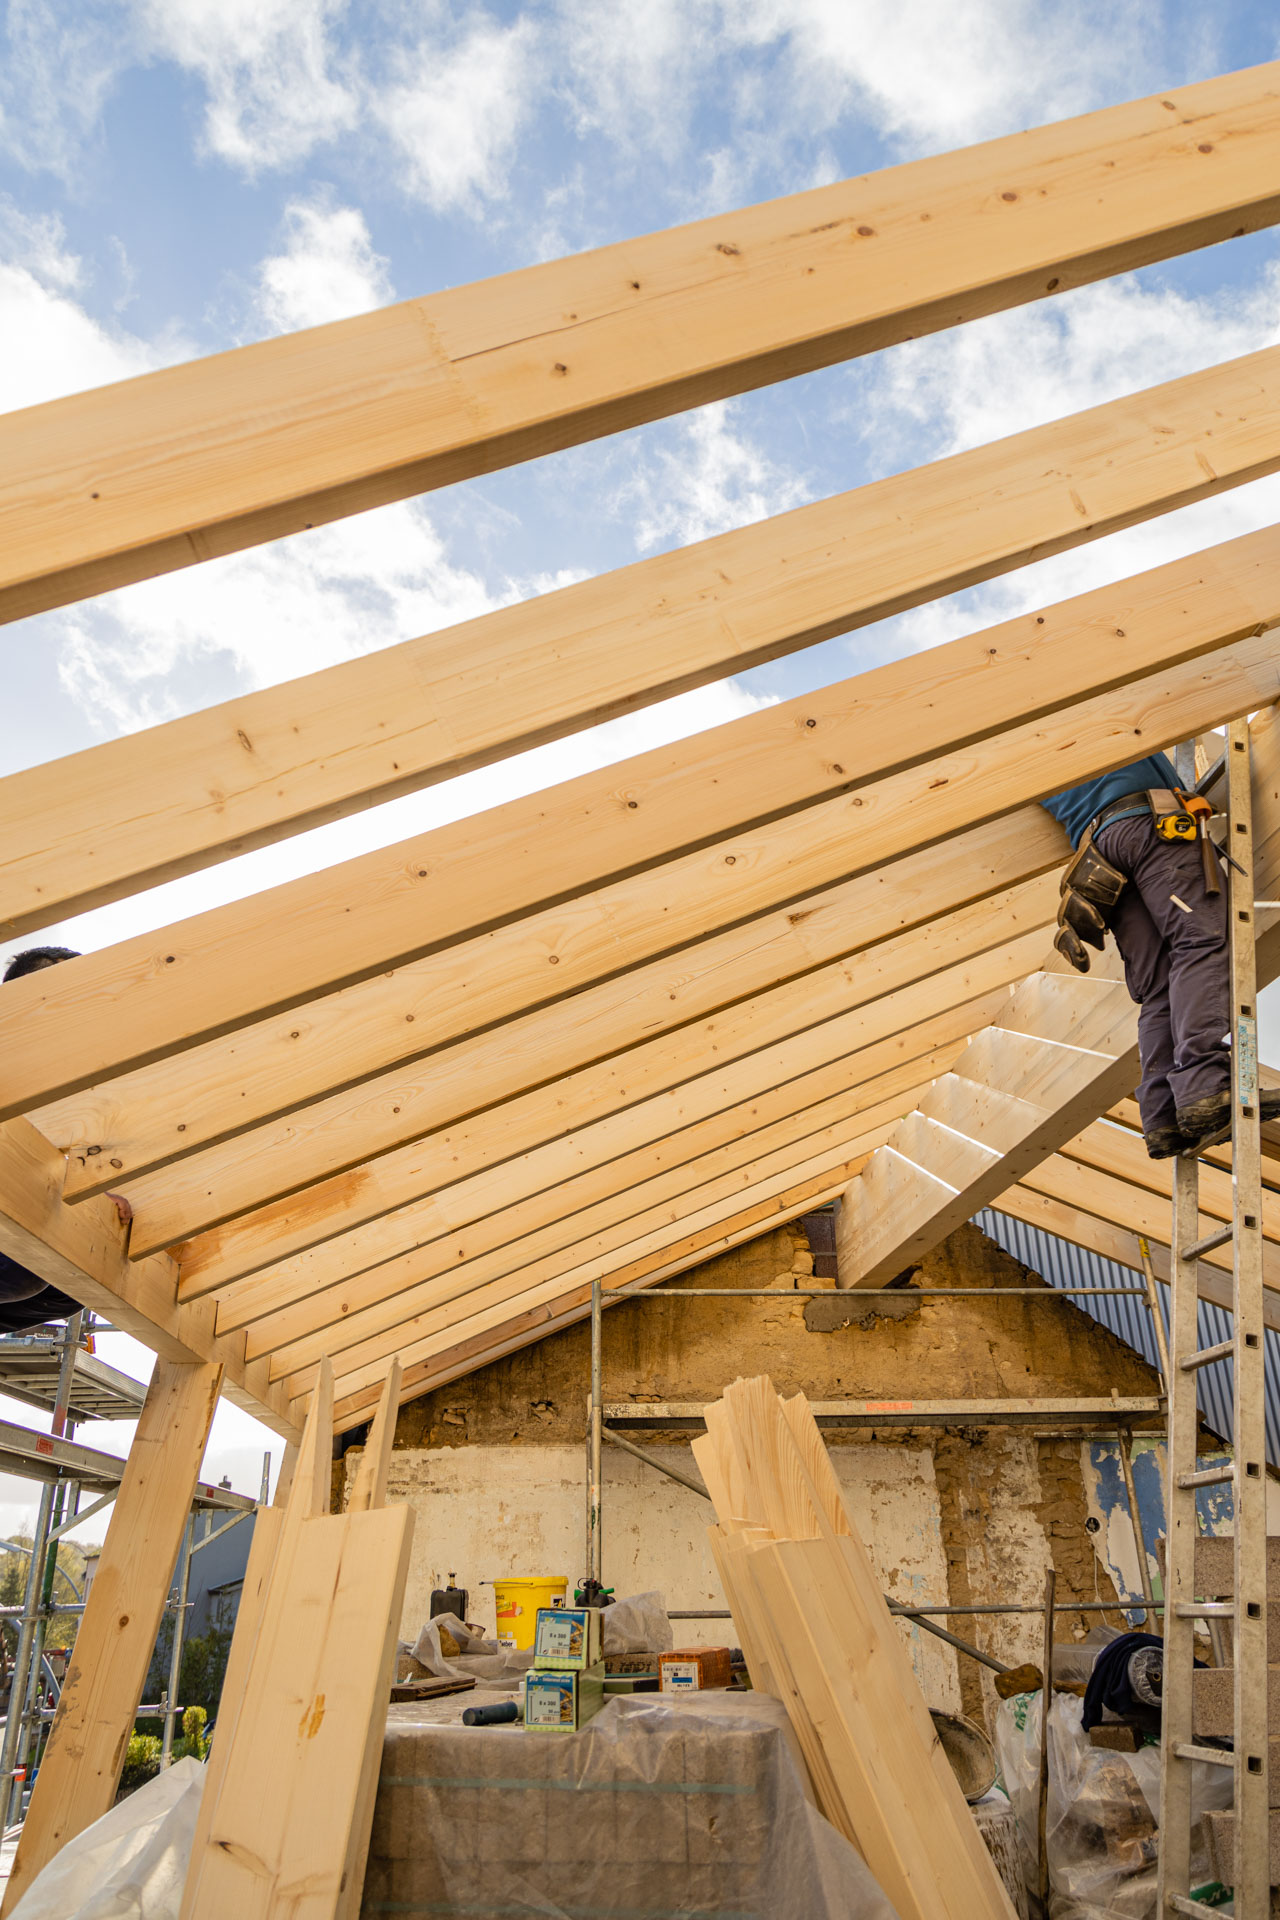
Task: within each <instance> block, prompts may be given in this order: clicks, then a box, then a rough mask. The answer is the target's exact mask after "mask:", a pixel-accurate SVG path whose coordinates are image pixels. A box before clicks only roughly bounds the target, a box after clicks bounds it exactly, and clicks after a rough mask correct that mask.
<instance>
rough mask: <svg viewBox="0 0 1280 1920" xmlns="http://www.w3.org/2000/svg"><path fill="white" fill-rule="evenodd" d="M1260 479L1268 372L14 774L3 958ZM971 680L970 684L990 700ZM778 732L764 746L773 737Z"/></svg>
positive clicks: (1270, 358)
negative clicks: (231, 864)
mask: <svg viewBox="0 0 1280 1920" xmlns="http://www.w3.org/2000/svg"><path fill="white" fill-rule="evenodd" d="M1118 446H1122V447H1123V448H1124V449H1125V457H1124V459H1123V460H1122V461H1117V460H1116V458H1115V449H1116V447H1118ZM1278 460H1280V348H1275V347H1270V348H1266V349H1264V350H1263V351H1262V352H1261V353H1257V354H1251V355H1249V356H1248V357H1247V358H1245V359H1242V360H1237V361H1232V362H1229V363H1228V364H1226V365H1225V366H1221V367H1213V368H1209V369H1207V370H1206V371H1204V372H1201V373H1195V374H1191V375H1189V376H1187V377H1185V378H1183V379H1181V380H1175V381H1170V382H1168V383H1166V384H1164V385H1161V386H1159V387H1156V388H1153V389H1151V390H1149V391H1147V392H1144V393H1140V394H1137V395H1134V396H1133V397H1131V398H1126V399H1121V400H1115V401H1111V402H1109V403H1108V404H1107V405H1106V406H1103V407H1095V408H1091V409H1089V410H1088V411H1087V412H1084V413H1081V414H1077V415H1075V416H1073V417H1071V418H1069V419H1066V420H1060V421H1053V422H1051V423H1049V424H1048V425H1045V426H1040V427H1035V428H1032V429H1031V430H1030V431H1029V432H1027V433H1021V434H1017V435H1014V436H1012V437H1011V438H1009V439H1006V440H1001V441H997V442H995V443H994V444H992V445H989V446H984V447H977V448H973V449H971V450H970V451H968V452H965V453H960V454H954V455H952V456H951V457H950V458H948V459H945V460H940V461H937V462H934V463H933V464H932V465H930V466H927V467H923V468H919V469H917V470H916V471H914V472H911V473H906V474H894V475H891V476H890V477H888V478H886V479H884V480H879V481H874V482H872V483H871V484H870V485H869V486H865V487H861V488H858V489H856V490H854V491H853V492H851V493H846V494H844V495H841V496H839V497H838V498H836V499H833V500H823V501H818V502H815V503H814V504H813V505H811V506H807V507H801V508H798V509H797V510H796V511H795V512H793V513H789V514H783V515H780V516H778V517H777V518H775V519H773V520H769V521H766V522H764V523H763V524H761V525H756V526H753V527H750V528H746V529H742V530H735V531H733V532H729V533H724V534H720V535H718V536H717V537H716V538H715V539H712V540H707V541H700V542H698V543H697V544H695V545H693V546H691V547H686V548H682V549H679V550H677V551H676V552H675V553H670V554H660V555H657V556H655V557H654V558H653V559H650V560H644V561H641V562H639V563H638V564H637V565H635V566H631V567H626V568H623V569H621V570H620V571H618V572H616V573H613V574H608V575H604V576H602V577H599V578H597V579H594V580H586V581H581V582H579V583H578V584H576V585H574V586H571V587H566V588H562V589H561V590H559V591H558V592H554V593H549V594H544V595H541V596H538V597H537V598H534V599H532V600H528V601H525V602H522V603H520V604H518V605H516V606H513V607H502V608H499V609H497V610H496V611H495V612H492V613H487V614H484V615H481V616H480V617H479V618H478V619H475V620H469V621H466V622H464V623H463V624H462V625H460V626H458V627H455V628H452V629H449V630H448V631H446V632H444V633H434V634H430V635H428V636H427V637H425V638H423V639H420V640H412V641H406V642H404V643H402V644H401V645H399V646H395V647H388V648H386V649H384V650H382V651H380V652H377V653H374V654H370V655H365V656H363V657H362V658H360V659H358V660H353V661H345V662H343V663H342V664H340V665H338V666H334V667H328V668H326V669H324V670H323V671H322V672H320V673H315V674H309V675H307V676H305V677H304V678H302V679H298V680H291V681H289V682H287V683H286V684H285V685H283V686H279V687H271V688H267V689H264V690H262V691H261V692H257V693H251V694H246V695H243V696H241V697H240V698H239V699H235V700H229V701H226V702H224V703H223V704H221V705H219V706H215V707H212V708H208V709H206V710H205V711H203V712H201V713H196V714H191V715H187V716H185V717H184V718H182V719H178V720H172V721H168V722H166V723H165V724H164V725H162V726H158V727H152V728H149V729H147V730H146V731H144V732H142V733H139V734H130V735H128V736H126V737H125V738H123V739H120V740H113V741H108V742H105V743H104V744H102V745H100V746H96V747H90V748H88V749H86V750H85V751H83V752H81V753H77V754H72V755H69V756H68V757H66V758H65V759H61V760H57V761H54V762H51V763H48V764H46V765H43V766H39V767H34V768H31V769H28V770H25V771H23V772H20V773H16V774H12V775H10V776H8V778H7V779H5V780H3V781H0V821H3V835H2V836H0V837H3V840H4V843H5V852H4V856H3V859H0V937H4V938H11V937H13V936H15V935H19V934H22V933H25V932H29V931H31V930H32V929H34V928H36V927H39V926H45V925H48V924H50V923H51V922H53V921H55V920H58V919H60V918H62V917H64V916H66V915H68V914H71V913H78V912H83V911H85V910H86V909H87V908H89V907H93V906H99V905H102V904H103V903H104V902H106V901H109V900H113V899H118V898H120V897H122V896H123V895H125V894H127V893H130V892H135V891H138V890H140V889H142V888H144V887H148V886H154V885H157V884H158V883H159V882H161V881H164V880H169V879H172V878H174V877H175V876H177V875H178V874H181V873H188V872H192V871H194V870H196V869H198V868H200V867H202V866H205V865H208V864H209V863H211V862H213V861H216V860H218V859H220V858H225V857H228V856H234V855H236V854H240V853H243V852H247V851H248V850H249V849H250V848H253V847H256V846H262V845H264V844H268V843H269V842H271V841H273V840H276V839H279V838H282V837H284V836H286V835H288V834H290V833H296V832H299V831H301V830H303V829H304V828H310V827H315V826H318V825H321V824H323V823H324V822H325V821H329V820H334V819H337V818H340V817H342V816H344V815H346V814H349V813H352V812H354V811H356V810H358V809H360V808H362V807H365V806H369V805H371V804H373V803H375V802H377V801H383V800H388V799H391V798H394V797H395V796H397V795H399V794H402V793H405V792H409V791H411V790H413V789H416V788H420V787H423V786H426V785H428V784H430V783H432V782H434V781H437V780H441V779H445V778H449V777H451V776H453V775H456V774H458V773H461V772H463V771H464V770H466V769H468V768H470V767H475V766H479V765H482V764H484V763H485V762H486V761H489V760H492V759H495V758H498V757H500V756H501V755H503V754H505V753H514V752H516V751H519V750H522V749H525V748H528V747H531V746H534V745H536V744H538V743H539V742H542V741H546V740H550V739H553V738H555V737H557V736H558V735H560V734H563V733H565V732H568V731H571V730H572V729H573V728H575V727H583V726H588V725H591V724H594V723H598V722H599V721H601V720H604V719H607V718H608V717H609V716H610V715H611V714H614V713H617V712H619V711H621V710H624V709H630V708H632V707H634V706H636V705H639V704H640V703H642V702H644V701H651V700H657V699H660V698H662V697H664V696H666V695H670V694H672V693H674V692H676V691H678V690H680V689H681V688H685V687H690V686H694V685H697V684H699V683H700V682H702V681H705V680H708V679H714V678H717V677H720V676H722V675H725V674H730V673H736V672H740V671H742V670H743V669H745V668H747V667H749V666H751V665H753V664H756V663H757V662H759V661H762V660H767V659H770V658H775V657H777V656H778V655H779V654H781V653H785V652H788V651H790V650H792V649H793V648H796V647H801V646H809V645H812V644H813V643H814V642H816V641H819V640H823V639H827V638H829V637H830V636H832V635H834V634H838V633H845V632H848V631H850V630H852V629H854V628H856V627H859V626H862V625H864V624H866V623H868V622H870V621H873V620H876V619H879V618H882V617H884V616H885V615H886V614H888V613H891V612H894V611H898V610H900V609H902V608H904V607H907V606H910V605H912V604H913V603H917V602H919V601H922V600H926V599H929V598H934V597H939V596H941V595H944V594H946V593H949V592H951V591H953V590H954V589H955V588H957V587H961V586H967V585H971V584H973V582H975V581H976V580H979V579H982V578H985V577H988V576H990V575H991V574H993V573H996V572H999V571H1002V570H1004V569H1006V568H1008V567H1011V566H1016V565H1018V564H1019V563H1020V562H1022V561H1024V560H1026V559H1029V558H1031V557H1035V558H1041V557H1043V556H1044V555H1045V554H1047V553H1052V552H1055V551H1058V550H1061V549H1062V548H1064V547H1067V546H1072V545H1075V544H1077V543H1079V542H1081V541H1085V540H1092V539H1096V538H1098V537H1099V536H1101V535H1103V534H1105V533H1107V532H1108V531H1110V530H1111V529H1113V528H1114V527H1116V526H1124V525H1131V524H1133V522H1135V521H1137V520H1141V519H1144V518H1146V517H1148V516H1149V515H1151V514H1155V513H1160V512H1167V511H1169V510H1170V509H1172V508H1176V507H1178V506H1181V505H1184V504H1186V503H1187V502H1189V501H1192V500H1195V499H1197V498H1199V497H1201V496H1203V495H1205V494H1208V493H1216V492H1219V491H1221V490H1222V489H1224V488H1226V487H1230V486H1233V485H1238V484H1240V483H1243V482H1247V481H1249V480H1253V479H1256V478H1258V477H1259V476H1260V475H1262V474H1265V473H1268V472H1270V471H1272V469H1273V468H1274V467H1275V465H1276V464H1277V461H1278ZM1082 500H1083V501H1086V502H1087V504H1088V511H1087V515H1086V516H1084V517H1082V514H1081V510H1080V506H1079V502H1080V501H1082ZM916 664H917V666H918V665H919V663H918V662H917V663H916ZM991 678H992V676H991V673H990V669H989V667H987V666H984V685H986V687H987V691H988V694H989V696H990V695H991V694H992V693H993V689H992V688H991V686H990V680H991ZM1052 679H1053V676H1052V675H1050V676H1047V678H1046V684H1048V682H1049V681H1051V680H1052ZM892 681H893V675H892V674H890V675H888V676H887V677H886V680H885V681H884V683H883V684H884V685H886V686H888V685H891V684H892ZM424 687H429V688H430V690H431V700H430V706H429V710H428V711H424V708H423V701H422V691H423V688H424ZM784 717H785V714H783V715H779V716H778V720H777V721H774V722H769V723H767V724H766V725H763V726H760V727H758V728H757V729H756V731H757V734H758V737H759V738H760V739H761V740H763V739H765V738H778V737H781V736H780V735H779V733H778V731H777V729H778V724H779V722H781V721H782V720H783V719H784ZM832 757H833V758H834V759H836V760H839V759H840V758H841V754H840V753H838V752H837V753H834V754H833V755H832ZM851 764H852V765H854V766H861V762H860V760H859V759H858V758H857V756H856V755H853V756H851ZM648 811H649V818H648V821H647V828H648V830H649V831H652V830H653V829H654V828H655V827H656V825H657V822H656V821H655V819H654V818H653V810H652V807H650V809H649V810H648ZM632 837H634V835H633V836H632Z"/></svg>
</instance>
